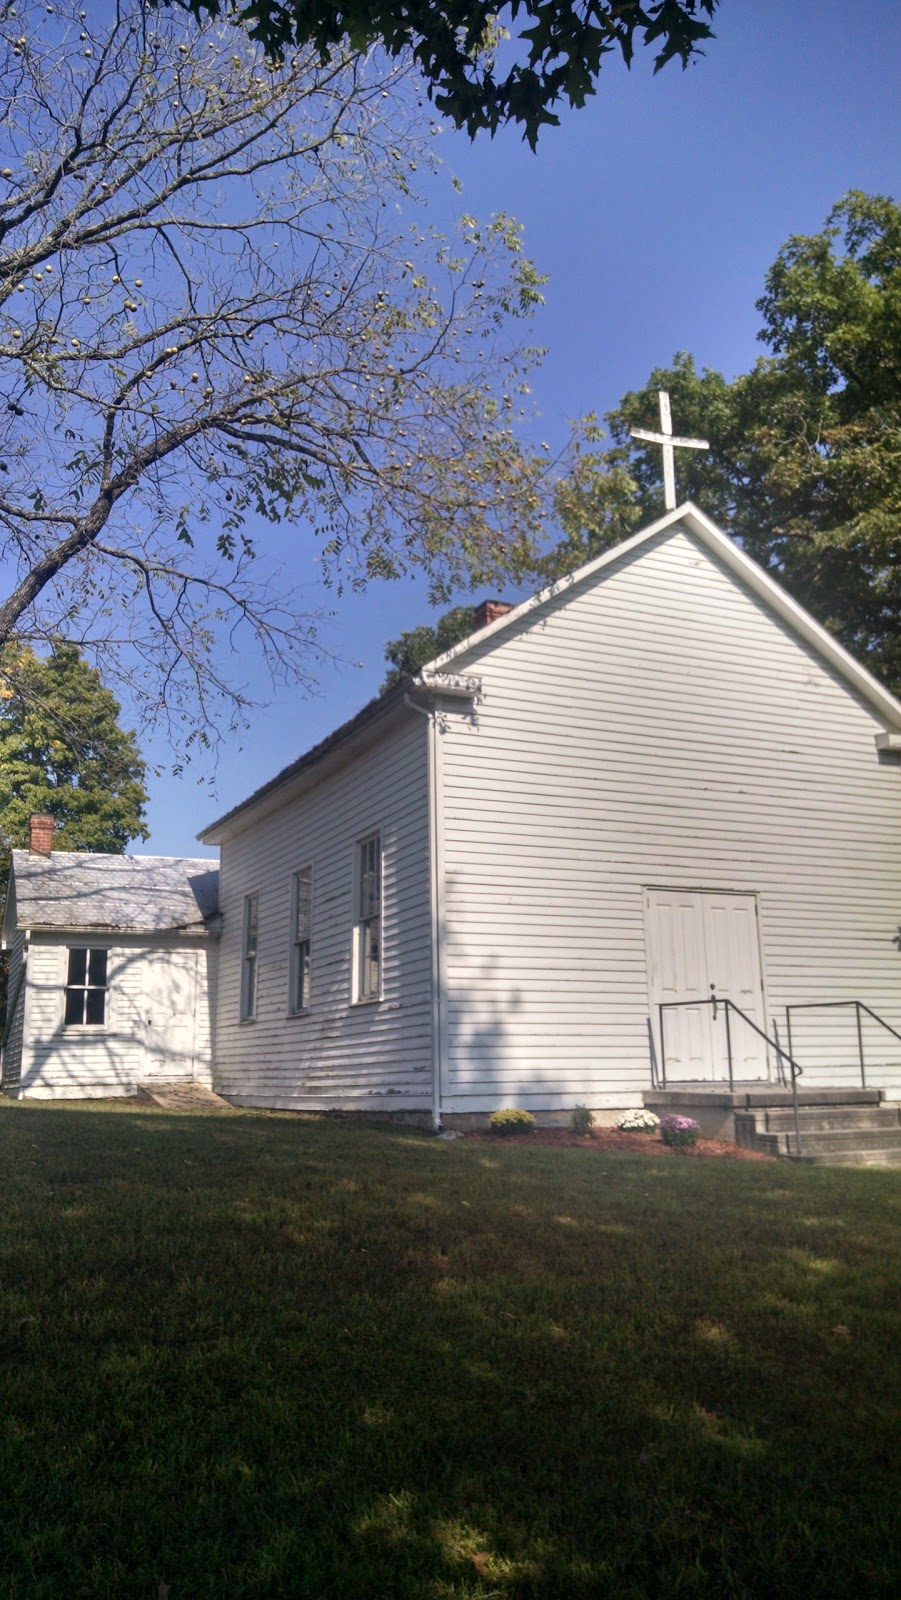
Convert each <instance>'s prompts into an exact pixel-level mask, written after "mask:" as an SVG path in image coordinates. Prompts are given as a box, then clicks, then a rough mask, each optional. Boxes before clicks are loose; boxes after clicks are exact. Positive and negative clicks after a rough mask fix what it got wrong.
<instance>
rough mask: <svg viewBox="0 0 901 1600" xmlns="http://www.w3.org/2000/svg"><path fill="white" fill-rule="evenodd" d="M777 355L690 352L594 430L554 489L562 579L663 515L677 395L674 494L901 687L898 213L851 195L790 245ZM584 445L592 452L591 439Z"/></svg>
mask: <svg viewBox="0 0 901 1600" xmlns="http://www.w3.org/2000/svg"><path fill="white" fill-rule="evenodd" d="M757 304H758V309H759V310H760V311H761V312H762V315H763V328H762V330H761V333H760V338H761V340H762V342H763V343H764V344H765V345H767V346H768V347H769V350H770V352H771V353H770V354H769V355H768V356H765V357H762V358H761V359H760V360H759V361H758V362H757V363H756V365H755V366H754V367H753V368H752V370H751V371H750V372H748V373H744V374H742V375H740V376H739V377H737V378H735V379H734V380H733V381H731V382H730V381H728V380H727V379H726V378H725V377H724V376H723V375H722V374H721V373H719V372H716V371H712V370H710V369H706V370H704V371H702V372H699V371H698V369H697V367H696V366H695V363H694V361H693V360H692V358H691V356H690V355H686V354H682V355H678V356H676V357H675V358H674V360H673V363H672V365H671V366H669V367H660V368H657V369H656V370H655V371H654V372H652V373H651V375H650V377H649V378H648V381H647V383H646V384H645V385H644V386H643V387H642V388H641V389H638V390H634V391H632V392H630V393H628V394H626V395H624V396H623V399H622V401H621V402H620V404H619V406H618V407H617V408H616V409H615V410H614V411H612V412H610V413H609V414H608V416H607V418H606V421H607V424H608V426H609V429H610V434H611V437H612V444H611V445H610V446H609V447H608V448H607V449H601V448H597V447H596V446H597V430H596V429H594V430H592V426H591V419H589V427H588V429H587V430H583V436H582V438H583V447H582V448H581V451H580V450H579V448H578V446H579V441H578V440H577V450H576V454H575V457H574V461H573V466H572V470H571V471H570V473H569V474H568V475H567V476H566V477H565V478H564V479H563V480H561V482H560V483H559V484H558V486H557V490H556V509H557V517H558V521H559V524H560V526H561V527H562V529H563V531H564V535H565V537H564V539H563V540H562V541H560V542H559V543H557V545H556V546H555V547H554V548H553V549H552V550H551V551H550V553H549V554H547V555H546V556H544V557H542V558H541V560H540V561H539V563H538V567H537V571H538V573H539V574H540V576H541V577H543V578H553V577H555V576H558V575H559V574H560V573H562V572H566V571H571V570H572V569H573V568H574V567H576V566H578V565H579V564H580V563H581V562H582V561H584V560H588V559H589V558H590V557H591V556H593V555H596V554H599V553H600V552H601V551H602V550H604V549H607V548H609V547H610V546H611V545H612V544H615V543H617V542H618V541H619V540H620V539H621V538H624V537H627V536H628V534H629V533H630V532H631V531H633V530H634V529H635V528H636V527H639V526H642V525H643V524H645V523H647V522H648V521H650V520H652V519H653V518H654V517H657V516H660V515H661V513H662V511H663V493H662V460H661V452H660V450H659V448H658V447H656V446H654V445H645V444H642V443H641V442H639V441H636V440H633V439H631V438H630V436H629V429H630V428H631V427H633V426H640V427H645V428H647V427H650V428H652V429H656V428H657V427H658V426H659V423H658V409H657V392H658V390H659V389H666V390H668V391H669V394H670V397H671V402H672V412H673V419H674V426H675V430H676V432H677V433H683V434H689V435H701V436H703V437H706V438H707V439H709V440H710V443H711V449H710V451H709V452H701V451H689V450H686V451H680V452H678V453H677V462H676V475H677V486H678V498H679V500H680V501H682V500H689V499H690V500H693V501H694V502H695V503H696V504H697V505H698V506H700V507H701V508H702V510H705V511H707V512H708V513H709V515H710V516H712V517H713V518H714V519H715V520H716V521H717V522H718V523H720V524H721V525H722V526H723V527H724V528H726V529H728V531H729V532H730V533H731V534H732V535H733V536H734V537H735V538H736V539H737V540H738V541H739V542H740V543H741V544H742V546H743V547H744V548H745V549H746V550H747V551H748V553H749V554H750V555H752V556H754V558H755V559H756V560H757V561H759V562H760V563H761V565H762V566H763V567H764V568H765V569H766V570H767V571H769V572H770V573H772V575H773V576H774V577H776V578H777V579H778V580H779V581H780V582H781V583H782V584H784V586H785V587H786V588H787V589H788V590H789V592H790V593H791V594H793V595H794V597H795V598H796V599H797V600H799V601H800V603H801V604H802V605H804V606H806V607H807V609H808V610H809V611H811V612H812V613H813V615H814V616H815V617H817V619H818V620H819V621H820V622H821V623H823V625H824V626H826V627H828V628H829V629H830V630H831V631H832V632H833V633H835V634H836V635H837V637H838V638H839V639H840V640H841V642H842V643H843V644H845V645H846V646H847V648H848V649H849V650H851V651H852V652H853V653H854V654H855V655H856V656H858V657H859V658H860V659H861V660H863V661H864V662H866V663H867V664H868V665H869V667H870V668H871V670H872V671H873V672H875V673H876V674H877V675H878V676H879V677H881V678H882V679H884V681H885V682H886V683H887V684H889V686H890V687H892V688H893V689H894V690H896V691H898V690H901V207H899V206H898V204H897V203H896V202H895V201H893V200H891V199H887V198H885V197H882V196H878V195H865V194H862V193H860V192H857V191H854V192H852V193H850V194H848V195H846V196H845V197H844V199H842V200H841V201H840V202H839V204H838V205H837V206H835V208H834V209H833V211H832V212H831V213H830V215H829V217H828V218H827V221H826V225H825V227H824V228H823V230H822V231H821V232H820V233H817V234H814V235H810V236H807V235H796V236H794V237H792V238H791V239H789V240H788V242H787V243H786V244H785V245H784V246H783V248H782V249H781V250H780V252H779V255H778V257H777V258H776V261H775V262H774V264H773V266H772V267H771V268H770V270H769V272H768V273H767V277H766V283H765V292H764V294H763V296H762V298H761V299H760V300H759V301H758V302H757ZM586 434H587V444H588V446H592V447H590V448H589V447H586V446H585V443H584V441H585V439H586Z"/></svg>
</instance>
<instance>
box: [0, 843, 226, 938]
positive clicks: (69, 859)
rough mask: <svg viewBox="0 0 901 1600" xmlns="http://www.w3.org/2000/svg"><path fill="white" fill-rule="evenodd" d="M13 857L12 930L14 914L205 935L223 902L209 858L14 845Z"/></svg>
mask: <svg viewBox="0 0 901 1600" xmlns="http://www.w3.org/2000/svg"><path fill="white" fill-rule="evenodd" d="M12 863H13V864H12V875H11V892H10V895H9V900H8V904H7V916H6V920H5V922H4V933H5V934H6V935H7V936H8V935H9V934H10V933H11V932H12V931H13V927H8V926H7V925H6V923H7V922H10V923H12V924H13V926H14V927H18V928H31V929H45V930H49V929H60V930H62V931H63V932H72V931H76V930H78V931H81V932H91V931H95V932H99V931H101V930H102V931H105V932H119V933H175V932H179V933H194V934H199V935H205V934H208V933H209V932H210V931H211V929H210V927H209V922H210V919H211V918H212V917H214V916H215V915H216V913H217V911H218V909H219V871H218V868H217V866H216V865H215V863H214V862H211V861H209V860H203V859H193V858H189V857H181V856H113V855H100V854H97V855H93V854H90V853H88V852H86V851H80V850H79V851H75V850H54V851H53V853H52V855H49V856H44V855H38V854H37V853H36V852H34V851H31V850H14V851H13V853H12Z"/></svg>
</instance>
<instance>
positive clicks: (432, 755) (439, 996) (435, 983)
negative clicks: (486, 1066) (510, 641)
mask: <svg viewBox="0 0 901 1600" xmlns="http://www.w3.org/2000/svg"><path fill="white" fill-rule="evenodd" d="M404 704H405V705H408V706H409V708H410V710H411V711H416V712H418V714H419V715H420V716H421V717H425V719H426V722H427V723H428V733H427V739H428V774H429V778H428V790H429V802H428V803H429V904H430V917H431V945H432V1127H433V1128H434V1130H435V1132H436V1133H440V1131H441V1086H442V1080H443V1068H444V1037H443V1029H444V1016H445V1010H446V1007H445V1003H444V1001H445V997H444V914H443V899H444V840H443V831H442V829H441V809H440V807H441V797H440V794H439V783H438V765H439V751H438V737H439V735H438V713H437V708H436V707H435V706H434V705H432V706H420V705H417V703H416V701H415V700H411V698H410V696H409V695H408V694H407V695H404Z"/></svg>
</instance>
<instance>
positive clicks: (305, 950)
mask: <svg viewBox="0 0 901 1600" xmlns="http://www.w3.org/2000/svg"><path fill="white" fill-rule="evenodd" d="M304 878H305V879H306V882H307V887H306V906H307V917H306V934H305V936H304V937H301V938H299V937H298V927H299V923H300V909H301V880H302V879H304ZM301 975H302V987H301V988H300V990H299V991H298V978H299V977H301ZM312 982H313V868H312V865H311V864H310V863H309V862H308V863H307V864H306V866H303V867H298V868H297V869H296V871H294V872H292V874H291V942H290V948H289V954H288V1015H289V1017H305V1016H306V1015H307V1013H308V1012H309V1011H310V1010H311V1009H312ZM298 999H299V1003H298Z"/></svg>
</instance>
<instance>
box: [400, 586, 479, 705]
mask: <svg viewBox="0 0 901 1600" xmlns="http://www.w3.org/2000/svg"><path fill="white" fill-rule="evenodd" d="M475 625H476V609H475V606H453V607H452V608H451V610H450V611H445V613H444V615H443V616H441V617H439V618H438V621H437V622H436V623H434V624H431V623H424V624H423V625H422V626H421V627H418V628H411V629H410V631H409V633H402V634H401V635H400V638H398V639H389V641H388V643H387V644H386V646H385V660H386V661H388V662H390V664H391V671H390V672H389V673H388V674H387V676H386V678H385V681H384V683H383V684H382V687H381V690H380V691H379V692H380V693H381V694H387V693H388V690H389V689H393V688H395V687H396V685H397V684H399V683H403V681H404V679H405V678H412V677H415V675H416V673H417V672H420V671H421V670H422V668H423V667H424V666H426V665H427V663H428V662H429V661H434V659H435V657H436V656H440V655H443V653H444V651H445V650H450V649H451V647H452V646H453V645H455V644H459V643H460V640H461V639H465V638H467V637H468V635H469V634H471V633H472V631H473V629H474V627H475Z"/></svg>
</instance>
